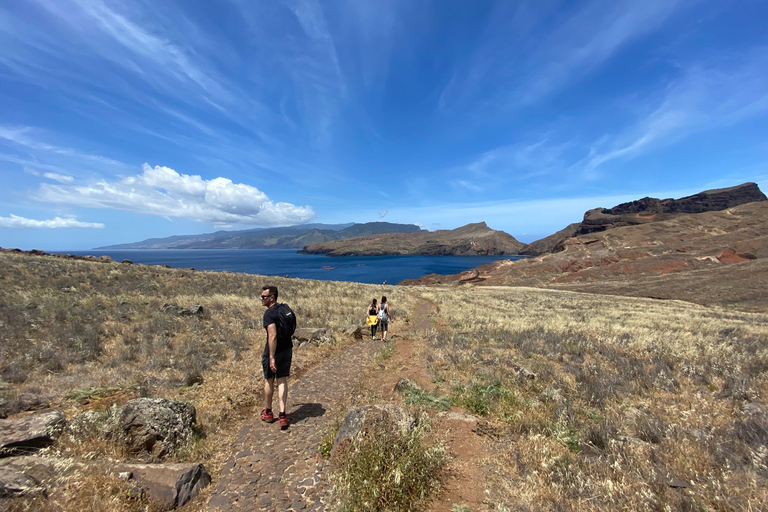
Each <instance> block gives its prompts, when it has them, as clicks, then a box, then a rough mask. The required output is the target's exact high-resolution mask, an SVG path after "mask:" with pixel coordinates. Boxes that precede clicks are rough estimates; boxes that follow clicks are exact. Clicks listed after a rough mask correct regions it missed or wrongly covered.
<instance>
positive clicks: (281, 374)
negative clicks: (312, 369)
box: [261, 286, 296, 430]
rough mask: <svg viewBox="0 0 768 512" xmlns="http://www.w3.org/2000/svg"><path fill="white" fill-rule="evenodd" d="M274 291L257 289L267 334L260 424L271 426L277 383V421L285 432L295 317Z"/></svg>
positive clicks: (272, 288) (272, 287) (262, 358)
mask: <svg viewBox="0 0 768 512" xmlns="http://www.w3.org/2000/svg"><path fill="white" fill-rule="evenodd" d="M277 294H278V292H277V287H276V286H265V287H263V288H262V289H261V305H262V306H264V307H266V308H267V310H266V311H265V312H264V329H266V331H267V343H266V345H265V346H264V353H263V354H262V356H261V366H262V368H263V370H264V401H265V404H264V409H263V410H262V411H261V420H262V421H266V422H269V423H272V422H274V421H275V415H274V413H273V412H272V397H273V395H274V393H275V383H277V399H278V417H277V419H278V421H279V422H280V428H281V429H282V430H285V429H287V428H288V416H287V415H286V403H287V402H288V376H289V375H290V373H291V359H292V358H293V342H292V341H291V337H292V336H293V332H294V331H295V330H296V316H295V315H294V314H293V311H291V308H290V307H288V305H287V304H279V303H278V302H277Z"/></svg>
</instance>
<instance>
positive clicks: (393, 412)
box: [331, 404, 416, 458]
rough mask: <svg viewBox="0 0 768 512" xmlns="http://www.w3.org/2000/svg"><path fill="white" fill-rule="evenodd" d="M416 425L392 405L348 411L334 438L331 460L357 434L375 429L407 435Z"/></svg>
mask: <svg viewBox="0 0 768 512" xmlns="http://www.w3.org/2000/svg"><path fill="white" fill-rule="evenodd" d="M415 424H416V420H415V419H414V418H413V416H411V414H410V413H409V412H408V411H406V410H405V409H403V408H402V407H399V406H397V405H392V404H377V405H365V406H363V407H358V408H356V409H353V410H352V411H350V412H349V413H348V414H347V416H346V417H345V418H344V421H343V422H342V423H341V426H340V427H339V430H338V432H336V437H335V438H334V440H333V448H332V449H331V458H333V457H334V456H335V455H336V454H337V452H338V451H339V450H342V451H343V450H344V449H345V448H346V447H347V446H349V444H351V443H352V440H353V439H354V438H355V436H357V435H358V433H360V432H361V431H362V432H369V431H371V430H373V429H375V428H379V427H383V428H392V429H399V430H400V431H401V432H403V433H407V432H408V431H409V430H411V429H412V428H413V427H414V425H415Z"/></svg>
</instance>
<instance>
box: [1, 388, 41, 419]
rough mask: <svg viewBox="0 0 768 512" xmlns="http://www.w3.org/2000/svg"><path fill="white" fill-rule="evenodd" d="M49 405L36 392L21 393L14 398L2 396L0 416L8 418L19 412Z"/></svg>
mask: <svg viewBox="0 0 768 512" xmlns="http://www.w3.org/2000/svg"><path fill="white" fill-rule="evenodd" d="M47 407H48V404H47V402H46V400H45V399H43V398H42V397H40V396H38V395H36V394H34V393H20V394H19V395H18V396H16V397H15V398H13V399H12V400H6V399H5V398H1V397H0V418H7V417H8V416H10V415H12V414H16V413H17V412H23V411H34V410H39V409H45V408H47Z"/></svg>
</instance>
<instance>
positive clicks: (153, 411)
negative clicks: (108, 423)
mask: <svg viewBox="0 0 768 512" xmlns="http://www.w3.org/2000/svg"><path fill="white" fill-rule="evenodd" d="M195 424H196V412H195V407H194V406H193V405H192V404H190V403H187V402H178V401H174V400H168V399H164V398H137V399H135V400H131V401H130V402H128V403H127V404H126V405H125V407H123V410H122V412H121V413H120V425H121V427H122V429H123V433H124V435H125V438H126V441H127V445H128V448H129V450H130V451H131V452H133V453H135V454H141V453H144V452H146V453H149V454H151V455H152V456H154V457H157V458H161V457H164V456H165V455H167V454H168V453H171V452H173V451H174V450H175V448H176V447H177V446H178V445H179V444H181V443H182V442H184V441H186V440H188V439H190V438H191V437H192V435H193V434H194V429H195Z"/></svg>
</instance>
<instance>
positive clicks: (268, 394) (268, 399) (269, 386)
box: [264, 379, 279, 409]
mask: <svg viewBox="0 0 768 512" xmlns="http://www.w3.org/2000/svg"><path fill="white" fill-rule="evenodd" d="M278 389H279V388H278ZM274 394H275V384H274V381H273V380H272V379H264V407H265V408H266V409H272V396H273V395H274Z"/></svg>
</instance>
